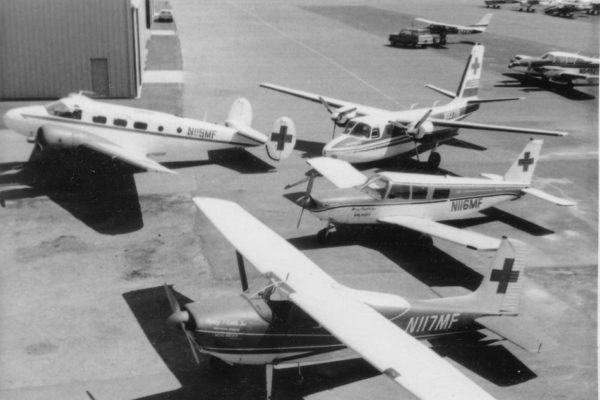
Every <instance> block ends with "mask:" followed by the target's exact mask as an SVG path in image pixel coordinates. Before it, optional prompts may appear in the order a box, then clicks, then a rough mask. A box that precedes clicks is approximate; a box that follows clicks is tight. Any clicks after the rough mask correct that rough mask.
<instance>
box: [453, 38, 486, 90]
mask: <svg viewBox="0 0 600 400" xmlns="http://www.w3.org/2000/svg"><path fill="white" fill-rule="evenodd" d="M484 50H485V47H484V46H483V45H482V44H479V43H478V44H476V45H475V46H473V49H472V50H471V55H470V56H469V59H468V61H467V65H466V67H465V70H464V72H463V75H462V79H461V80H460V84H459V85H458V90H457V91H456V98H457V99H458V98H463V99H465V98H466V99H469V98H472V97H473V98H476V97H477V95H478V94H479V81H480V78H481V69H482V68H483V53H484Z"/></svg>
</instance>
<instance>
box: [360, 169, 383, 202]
mask: <svg viewBox="0 0 600 400" xmlns="http://www.w3.org/2000/svg"><path fill="white" fill-rule="evenodd" d="M388 186H389V182H388V180H387V179H385V178H384V177H383V176H378V175H375V176H373V177H371V178H370V179H369V180H368V181H367V182H366V183H365V184H364V185H362V187H361V188H360V189H361V190H362V191H363V192H365V193H367V194H368V195H369V196H371V197H373V198H374V199H377V200H382V199H383V198H384V197H385V195H386V193H387V190H388Z"/></svg>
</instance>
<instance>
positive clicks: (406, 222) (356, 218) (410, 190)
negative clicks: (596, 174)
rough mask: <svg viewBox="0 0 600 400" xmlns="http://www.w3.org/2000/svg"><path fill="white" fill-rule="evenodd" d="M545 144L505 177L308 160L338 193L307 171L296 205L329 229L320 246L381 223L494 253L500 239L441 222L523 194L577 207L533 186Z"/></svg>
mask: <svg viewBox="0 0 600 400" xmlns="http://www.w3.org/2000/svg"><path fill="white" fill-rule="evenodd" d="M542 143H543V141H542V140H531V141H530V142H529V143H528V144H527V145H526V146H525V148H524V149H523V151H522V152H521V154H520V155H519V156H518V157H517V159H516V160H515V161H514V162H513V164H512V166H511V167H510V168H509V169H508V171H507V172H506V173H505V174H504V176H500V175H492V174H482V175H483V176H484V178H466V177H455V176H447V175H446V176H441V175H428V174H410V173H401V172H379V173H377V174H375V175H373V176H371V177H367V176H366V175H364V174H363V173H362V172H360V171H358V170H356V169H355V168H354V167H353V166H352V165H350V164H349V163H347V162H345V161H341V160H334V159H330V158H325V157H321V158H314V159H311V160H308V161H307V162H308V164H309V165H310V166H311V167H312V168H314V169H315V170H316V171H317V172H318V173H320V174H321V175H323V176H324V177H325V178H327V179H328V180H329V181H331V182H332V183H333V184H334V185H336V186H337V188H336V189H331V190H324V191H320V192H316V193H315V192H314V191H312V186H313V185H312V180H313V179H314V177H315V175H316V174H314V173H311V172H310V171H309V173H308V177H307V178H305V179H303V180H302V181H300V182H297V183H296V184H299V183H301V182H303V181H305V180H307V179H308V180H309V183H308V188H307V191H306V194H305V195H303V196H302V197H300V198H298V199H297V200H296V203H297V204H298V205H299V206H301V207H302V212H304V210H305V209H306V210H308V211H310V213H311V214H313V215H315V216H317V217H318V218H319V219H321V220H323V221H327V223H328V226H327V227H326V228H324V229H322V230H321V231H319V233H318V235H317V238H318V239H319V241H320V242H326V241H327V240H328V239H329V237H330V234H331V231H332V230H333V229H334V228H335V227H336V226H337V225H344V224H382V223H383V224H392V225H397V226H401V227H404V228H408V229H411V230H415V231H417V232H421V233H423V234H426V235H431V236H435V237H439V238H441V239H445V240H448V241H451V242H454V243H458V244H462V245H464V246H467V247H469V248H472V249H475V250H495V249H497V248H498V246H499V245H500V241H499V240H497V239H495V238H490V237H488V236H485V235H482V234H479V233H476V232H472V231H468V230H464V229H459V228H455V227H452V226H449V225H446V224H442V223H440V222H437V221H452V220H459V219H464V218H467V217H469V216H471V215H473V214H474V213H476V212H478V211H483V210H484V209H486V208H489V207H492V206H494V205H496V204H499V203H502V202H504V201H508V200H515V199H518V198H520V197H522V196H524V195H525V194H531V195H533V196H536V197H538V198H540V199H543V200H546V201H549V202H552V203H554V204H556V205H560V206H573V205H575V203H574V202H572V201H570V200H565V199H561V198H558V197H556V196H553V195H551V194H548V193H545V192H542V191H541V190H538V189H535V188H532V187H531V182H532V178H533V172H534V170H535V166H536V164H537V161H538V159H539V155H540V150H541V148H542ZM296 184H294V185H296ZM291 186H293V185H289V186H288V187H286V188H289V187H291ZM300 217H302V213H301V214H300ZM299 224H300V220H298V225H299Z"/></svg>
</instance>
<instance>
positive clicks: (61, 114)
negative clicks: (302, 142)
mask: <svg viewBox="0 0 600 400" xmlns="http://www.w3.org/2000/svg"><path fill="white" fill-rule="evenodd" d="M4 122H5V124H6V126H7V127H8V128H9V129H11V130H13V131H15V132H17V133H20V134H21V135H24V136H25V137H26V138H27V140H28V141H31V142H34V143H35V144H36V148H37V149H38V150H40V151H46V150H53V149H55V150H56V149H60V150H77V149H79V148H87V149H90V150H92V151H96V152H98V153H101V154H104V155H106V156H108V157H111V158H116V159H119V160H120V161H123V162H125V163H128V164H131V165H133V166H135V167H138V168H141V169H144V170H148V171H157V172H168V173H175V172H174V171H173V170H171V169H169V168H166V167H165V166H163V165H161V164H160V162H183V161H195V160H199V159H200V158H201V155H204V154H205V153H206V152H207V151H210V150H220V149H228V148H247V147H255V146H260V145H266V147H267V154H268V155H269V157H271V158H272V159H273V160H280V159H283V158H285V157H287V156H288V155H289V154H290V153H291V152H292V149H293V147H294V145H295V142H296V137H295V127H294V123H293V121H292V120H291V119H289V118H287V117H281V118H278V119H277V120H276V121H275V123H274V125H273V131H272V132H273V133H271V135H270V136H267V135H265V134H263V133H261V132H259V131H257V130H255V129H253V128H252V127H251V124H252V107H251V106H250V102H248V100H246V99H244V98H239V99H237V100H235V101H234V103H233V105H232V107H231V110H230V111H229V115H228V117H227V120H226V121H225V124H224V125H217V124H213V123H210V122H206V121H202V120H196V119H191V118H183V117H179V116H176V115H172V114H167V113H163V112H158V111H151V110H145V109H141V108H134V107H126V106H122V105H117V104H109V103H104V102H100V101H96V100H93V99H91V98H89V97H87V96H85V95H84V94H83V92H82V93H78V94H71V95H69V96H67V97H64V98H61V99H60V100H57V101H54V102H52V103H50V104H47V105H45V106H42V105H36V106H27V107H19V108H14V109H12V110H9V111H8V112H7V113H6V114H5V115H4Z"/></svg>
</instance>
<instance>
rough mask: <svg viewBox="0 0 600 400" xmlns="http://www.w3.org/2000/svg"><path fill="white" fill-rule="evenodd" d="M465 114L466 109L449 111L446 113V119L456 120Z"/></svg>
mask: <svg viewBox="0 0 600 400" xmlns="http://www.w3.org/2000/svg"><path fill="white" fill-rule="evenodd" d="M463 114H464V109H463V108H462V107H461V108H456V109H454V110H448V111H446V112H445V113H444V119H455V118H458V117H460V116H461V115H463Z"/></svg>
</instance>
